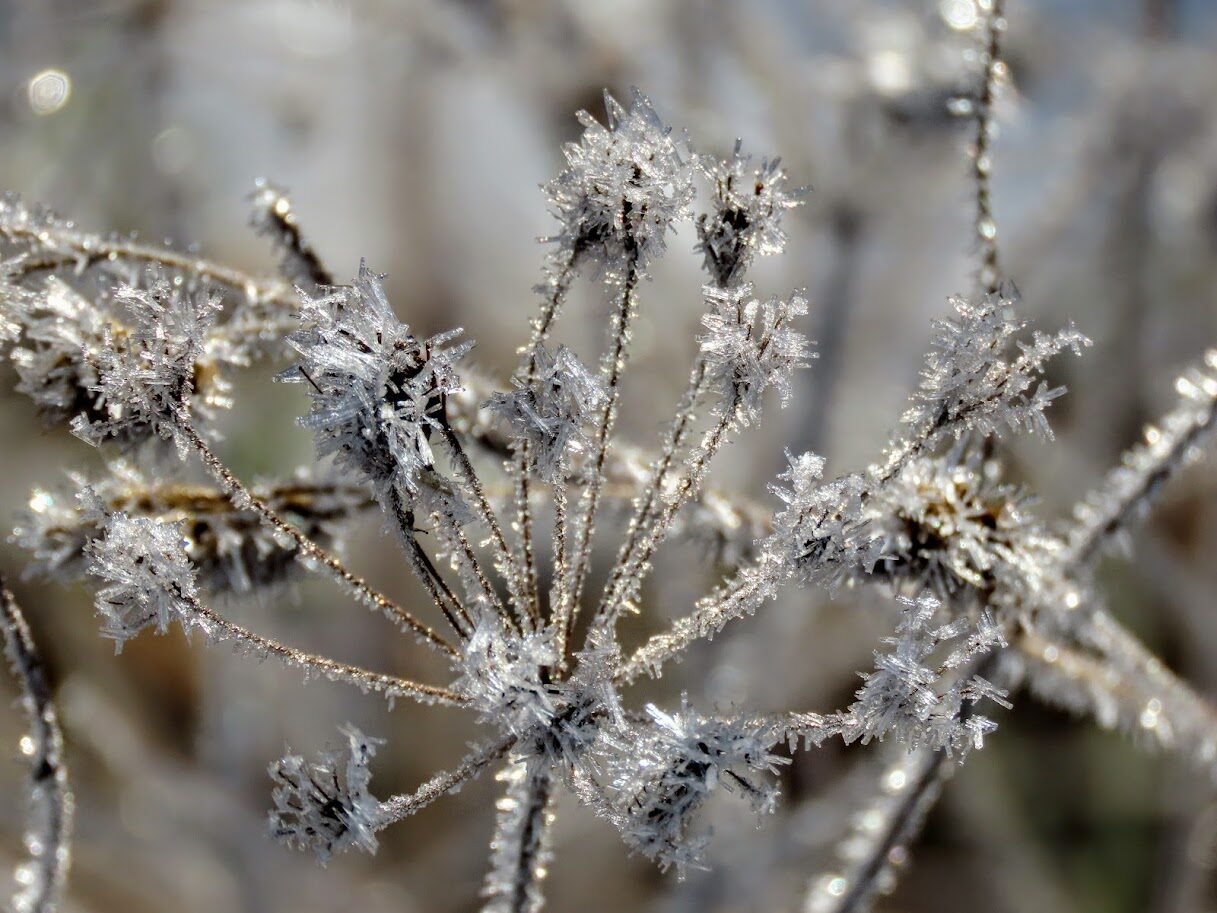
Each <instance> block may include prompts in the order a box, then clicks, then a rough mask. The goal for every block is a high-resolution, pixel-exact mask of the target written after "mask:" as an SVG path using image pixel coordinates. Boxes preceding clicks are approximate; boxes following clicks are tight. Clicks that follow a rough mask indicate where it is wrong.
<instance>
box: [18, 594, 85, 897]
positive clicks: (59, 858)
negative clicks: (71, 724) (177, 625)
mask: <svg viewBox="0 0 1217 913" xmlns="http://www.w3.org/2000/svg"><path fill="white" fill-rule="evenodd" d="M0 631H2V632H3V635H4V645H5V652H6V653H7V654H8V658H9V664H10V665H11V667H12V670H13V674H14V675H15V676H16V678H17V682H18V684H19V686H20V688H21V704H22V707H23V709H24V710H25V714H26V717H27V718H28V720H29V726H30V731H29V733H28V735H26V736H25V737H24V738H22V739H21V752H22V754H24V755H25V756H26V757H27V758H28V759H29V764H30V793H31V799H32V801H31V805H32V806H33V808H34V810H35V814H34V816H33V823H32V824H31V829H30V831H29V833H28V835H27V837H26V850H27V852H28V853H29V862H28V863H27V864H26V865H25V866H23V867H22V872H23V877H22V878H21V879H20V881H21V885H22V886H21V888H20V890H19V891H18V893H17V894H16V895H15V896H14V897H13V909H14V910H27V911H30V913H54V910H55V908H56V906H57V904H58V902H59V898H60V895H62V893H63V889H64V885H65V884H66V882H67V877H68V868H69V866H70V864H71V852H70V843H71V835H72V812H73V808H74V803H73V800H72V791H71V789H70V787H69V785H68V771H67V767H66V766H65V764H64V761H63V731H62V730H61V729H60V728H59V714H58V713H57V712H56V710H55V704H54V701H53V700H52V698H51V688H50V684H49V682H48V681H47V676H46V669H45V668H44V666H43V665H42V659H41V658H40V657H39V655H38V649H37V647H36V646H35V644H34V638H33V636H32V635H31V633H30V629H29V625H27V624H26V621H25V616H23V615H22V614H21V609H20V607H19V606H18V605H17V600H16V599H15V598H14V597H13V594H12V592H11V591H10V590H9V588H8V586H7V585H6V583H5V581H4V578H3V577H0Z"/></svg>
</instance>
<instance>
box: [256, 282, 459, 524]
mask: <svg viewBox="0 0 1217 913" xmlns="http://www.w3.org/2000/svg"><path fill="white" fill-rule="evenodd" d="M301 319H302V321H303V323H304V327H303V329H301V330H300V331H299V332H297V333H295V334H293V336H292V337H291V342H292V345H293V347H294V348H295V349H296V351H297V352H299V353H300V363H299V364H298V365H297V366H296V367H294V368H292V369H290V370H288V371H285V372H284V373H283V374H281V375H280V376H279V379H280V380H283V381H289V382H294V383H307V384H308V387H309V392H310V395H311V398H312V409H311V410H310V412H309V414H308V415H307V416H305V417H304V418H302V419H301V420H300V424H301V425H302V426H303V427H305V428H309V429H310V430H312V431H313V433H314V436H315V439H316V442H317V455H318V456H319V457H322V458H324V457H330V456H332V457H334V460H335V463H336V465H338V466H339V467H341V468H344V469H348V470H351V471H353V472H355V473H356V474H357V475H358V476H359V477H361V478H364V479H367V480H368V481H370V482H372V484H373V486H374V487H375V490H376V492H377V496H378V498H380V499H381V502H382V504H384V505H386V506H388V505H390V504H392V503H394V502H395V500H397V499H401V500H402V501H404V502H406V503H409V502H410V501H411V500H412V499H413V498H414V497H415V496H417V494H418V492H419V486H420V482H421V480H422V478H423V476H424V475H425V474H426V473H428V472H429V471H430V470H432V469H433V468H434V466H435V457H434V453H433V452H432V448H431V438H432V435H433V434H434V433H435V432H436V430H438V429H439V428H441V427H442V425H443V422H444V421H445V416H444V399H445V397H447V396H448V395H449V394H451V393H455V392H457V391H459V390H460V389H461V386H460V378H459V376H458V375H457V373H456V370H455V365H456V362H457V361H458V360H459V359H460V358H461V357H462V356H463V355H464V354H466V353H467V352H468V351H469V350H470V349H471V348H472V347H473V343H471V342H464V343H460V344H458V345H455V346H448V343H450V342H452V341H454V340H455V339H456V338H457V337H458V336H459V335H460V334H461V331H460V330H452V331H450V332H447V333H443V334H440V335H438V336H433V337H431V338H430V339H426V340H420V339H418V338H416V337H415V336H414V335H413V334H412V333H411V332H410V328H409V327H408V326H406V325H405V324H404V323H402V322H401V321H399V320H398V319H397V317H396V315H394V313H393V309H392V307H391V306H390V305H389V301H388V298H387V297H386V296H385V291H384V286H383V285H382V284H381V279H380V277H379V276H377V275H376V274H375V273H373V272H372V271H371V270H369V269H368V268H367V266H366V265H363V264H361V265H360V267H359V275H358V277H357V278H356V280H355V283H354V285H351V286H343V287H340V288H336V289H334V290H332V291H331V292H330V293H329V294H327V295H325V296H323V297H320V298H310V299H307V300H306V301H305V303H304V307H303V308H302V311H301Z"/></svg>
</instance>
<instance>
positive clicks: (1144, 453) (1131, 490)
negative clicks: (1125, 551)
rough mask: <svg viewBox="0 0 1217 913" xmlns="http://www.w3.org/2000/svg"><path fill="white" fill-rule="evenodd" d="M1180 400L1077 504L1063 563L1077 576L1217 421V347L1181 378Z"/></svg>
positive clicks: (1177, 385)
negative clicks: (1074, 521)
mask: <svg viewBox="0 0 1217 913" xmlns="http://www.w3.org/2000/svg"><path fill="white" fill-rule="evenodd" d="M1175 390H1176V391H1177V392H1178V394H1179V402H1178V404H1177V405H1176V406H1175V407H1174V408H1173V409H1172V410H1171V411H1170V412H1168V413H1167V414H1166V415H1165V416H1163V418H1162V420H1161V421H1160V422H1159V424H1158V425H1157V426H1151V427H1149V428H1147V429H1146V430H1145V438H1144V440H1143V441H1142V442H1141V443H1139V444H1137V445H1136V446H1134V447H1132V448H1131V449H1130V450H1128V451H1126V452H1125V453H1124V455H1123V456H1122V457H1121V459H1120V465H1119V466H1117V467H1116V468H1115V469H1113V470H1112V471H1111V472H1110V473H1109V474H1108V476H1107V478H1106V480H1105V481H1104V483H1103V485H1102V486H1100V488H1099V489H1098V490H1097V491H1095V492H1093V493H1091V494H1090V495H1088V496H1087V497H1086V498H1084V499H1083V500H1082V501H1081V502H1080V503H1079V504H1078V505H1077V507H1075V508H1074V516H1075V517H1077V520H1078V522H1077V525H1076V526H1075V527H1074V528H1073V529H1072V530H1070V533H1069V538H1068V542H1067V545H1066V549H1065V553H1064V555H1062V557H1061V566H1062V568H1064V572H1065V573H1066V574H1067V575H1074V574H1076V573H1077V572H1078V571H1079V570H1080V569H1082V568H1084V567H1086V566H1087V565H1089V564H1091V563H1092V562H1093V561H1094V560H1095V559H1096V558H1097V557H1098V555H1099V552H1100V551H1101V549H1102V547H1103V546H1104V545H1105V544H1107V543H1108V542H1110V541H1111V539H1112V538H1113V537H1114V536H1116V535H1117V534H1119V533H1120V532H1122V531H1123V530H1126V529H1127V528H1128V527H1129V525H1130V523H1131V521H1132V520H1133V519H1135V518H1136V517H1137V516H1138V515H1139V514H1141V513H1142V512H1143V511H1144V510H1145V509H1146V507H1147V506H1148V505H1149V503H1150V502H1151V501H1152V500H1153V499H1154V497H1155V496H1156V495H1157V493H1158V491H1159V489H1160V488H1161V487H1162V485H1163V484H1165V483H1166V482H1167V481H1168V480H1169V479H1171V478H1172V477H1173V476H1174V475H1176V474H1177V473H1178V472H1179V470H1181V469H1182V468H1183V467H1184V466H1186V465H1187V463H1188V461H1189V460H1190V458H1191V457H1192V456H1193V455H1194V453H1195V450H1196V447H1197V446H1199V445H1200V444H1201V443H1202V442H1203V440H1204V438H1205V437H1207V435H1208V434H1209V433H1210V432H1211V431H1212V430H1213V427H1214V423H1215V420H1217V349H1210V350H1209V351H1208V352H1206V353H1205V355H1204V359H1203V361H1202V362H1201V364H1199V365H1197V366H1195V367H1193V368H1192V369H1191V370H1190V371H1188V372H1187V373H1185V374H1184V375H1183V376H1181V377H1180V378H1179V379H1178V380H1176V381H1175Z"/></svg>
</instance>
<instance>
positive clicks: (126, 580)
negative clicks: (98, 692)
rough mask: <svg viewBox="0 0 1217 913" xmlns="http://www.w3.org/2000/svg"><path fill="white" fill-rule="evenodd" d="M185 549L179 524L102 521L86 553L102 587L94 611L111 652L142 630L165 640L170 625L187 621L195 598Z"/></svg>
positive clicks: (118, 517)
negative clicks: (153, 631)
mask: <svg viewBox="0 0 1217 913" xmlns="http://www.w3.org/2000/svg"><path fill="white" fill-rule="evenodd" d="M185 544H186V543H185V538H184V537H183V535H182V529H181V526H180V525H179V524H176V523H160V522H158V521H156V520H153V519H151V518H148V517H129V516H127V515H126V514H125V513H122V512H121V511H120V512H116V513H112V514H110V515H109V516H108V517H107V518H106V520H105V523H104V525H103V527H102V536H101V537H100V538H98V539H94V540H93V541H92V542H91V543H90V544H89V546H88V547H87V551H88V554H89V558H90V562H89V572H90V573H91V574H93V575H94V576H95V577H97V578H99V579H101V580H104V581H105V582H106V586H104V587H102V588H101V589H100V590H98V591H97V600H96V605H97V612H98V614H99V615H101V618H102V633H103V634H104V635H105V636H106V637H110V638H113V640H114V649H115V651H116V652H121V650H122V648H123V644H124V643H126V642H127V641H128V640H130V639H131V638H133V637H136V636H138V635H139V634H140V632H142V631H144V630H146V629H147V628H155V629H156V630H157V632H158V633H160V634H164V633H165V632H166V631H168V630H169V624H170V622H172V621H174V620H180V619H184V618H186V617H188V615H189V609H188V608H187V606H188V604H189V603H190V602H191V601H193V600H195V599H197V598H198V593H197V588H196V586H195V568H194V565H193V564H192V563H191V562H190V559H189V558H188V557H187V555H186V548H185Z"/></svg>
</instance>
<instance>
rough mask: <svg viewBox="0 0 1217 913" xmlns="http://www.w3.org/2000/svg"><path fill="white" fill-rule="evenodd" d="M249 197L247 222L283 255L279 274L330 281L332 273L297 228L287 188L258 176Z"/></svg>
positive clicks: (306, 281) (308, 282) (306, 282)
mask: <svg viewBox="0 0 1217 913" xmlns="http://www.w3.org/2000/svg"><path fill="white" fill-rule="evenodd" d="M250 198H251V200H252V201H253V212H252V213H251V214H250V222H251V223H252V224H253V227H254V228H255V229H257V231H258V232H259V233H260V234H264V235H266V236H267V237H269V238H270V239H271V241H273V242H274V245H275V247H276V248H278V249H279V251H280V253H281V254H282V256H283V260H282V261H281V262H280V264H279V272H280V273H282V274H283V277H284V278H285V279H287V280H288V281H289V282H293V283H295V284H297V285H302V286H306V287H307V286H313V287H318V286H327V285H333V284H334V274H333V273H331V272H330V271H329V270H328V269H326V267H325V265H324V264H323V263H322V262H321V258H320V257H319V256H317V252H316V251H315V250H313V248H312V245H310V244H309V243H308V241H307V240H305V238H304V235H303V234H302V233H301V231H300V225H299V223H298V222H297V221H296V212H295V210H294V209H293V207H292V201H291V198H290V197H289V196H288V195H287V191H286V190H284V189H283V188H282V187H279V186H277V185H275V184H272V183H271V182H270V181H267V180H265V179H264V178H258V179H257V181H255V182H254V192H253V193H252V194H251V195H250Z"/></svg>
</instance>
